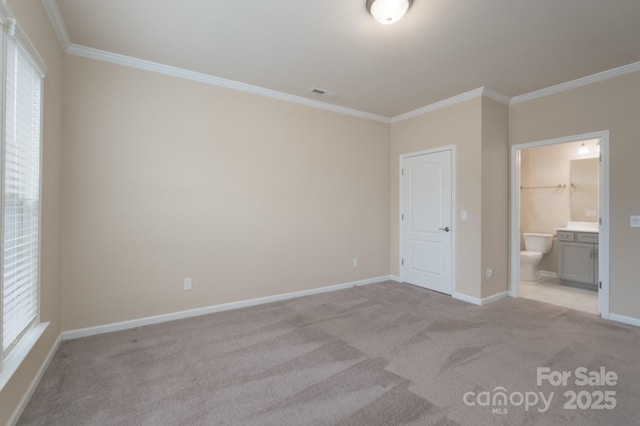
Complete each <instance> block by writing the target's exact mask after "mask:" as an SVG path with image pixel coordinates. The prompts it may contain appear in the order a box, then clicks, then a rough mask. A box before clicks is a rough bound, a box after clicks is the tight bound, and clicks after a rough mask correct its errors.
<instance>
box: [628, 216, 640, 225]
mask: <svg viewBox="0 0 640 426" xmlns="http://www.w3.org/2000/svg"><path fill="white" fill-rule="evenodd" d="M630 222H631V223H630V226H631V227H632V228H640V216H631V220H630Z"/></svg>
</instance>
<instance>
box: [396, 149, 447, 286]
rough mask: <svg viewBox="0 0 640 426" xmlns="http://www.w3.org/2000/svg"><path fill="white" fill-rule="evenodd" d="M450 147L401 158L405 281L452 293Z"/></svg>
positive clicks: (402, 247) (401, 276)
mask: <svg viewBox="0 0 640 426" xmlns="http://www.w3.org/2000/svg"><path fill="white" fill-rule="evenodd" d="M451 161H452V155H451V150H445V151H439V152H434V153H429V154H423V155H416V156H412V157H407V158H403V159H402V160H401V169H402V170H401V184H400V186H401V189H400V192H401V221H402V222H401V235H400V244H401V261H400V263H401V265H400V278H402V281H404V282H407V283H410V284H414V285H418V286H421V287H425V288H428V289H430V290H435V291H439V292H441V293H446V294H451V290H452V282H451V276H452V273H451V267H452V251H451V240H452V232H451V231H452V229H451V228H452V224H453V221H452V216H451V214H452V206H451V202H452V195H451V194H452V177H451V172H452V167H451Z"/></svg>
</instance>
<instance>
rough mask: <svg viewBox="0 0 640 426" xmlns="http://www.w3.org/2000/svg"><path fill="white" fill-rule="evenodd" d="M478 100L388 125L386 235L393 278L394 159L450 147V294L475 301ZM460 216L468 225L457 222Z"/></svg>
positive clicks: (395, 250) (479, 262) (478, 202)
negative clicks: (452, 278)
mask: <svg viewBox="0 0 640 426" xmlns="http://www.w3.org/2000/svg"><path fill="white" fill-rule="evenodd" d="M481 108H482V100H481V98H475V99H471V100H469V101H465V102H462V103H458V104H455V105H452V106H449V107H446V108H442V109H438V110H436V111H433V112H430V113H427V114H423V115H420V116H418V117H414V118H411V119H407V120H403V121H400V122H398V123H394V124H392V125H391V156H390V163H389V165H390V169H391V171H390V178H391V186H390V188H389V189H390V201H391V204H390V219H391V220H390V222H389V223H390V228H389V230H390V233H391V239H390V241H391V250H390V256H391V257H390V260H389V261H390V263H391V274H393V275H399V273H400V270H399V260H398V259H399V250H398V248H399V225H398V224H399V214H398V212H399V203H400V201H399V200H400V198H399V197H400V195H399V179H398V178H399V164H400V155H402V154H407V153H411V152H418V151H424V150H427V149H432V148H439V147H443V146H447V145H455V147H456V148H455V149H456V152H455V158H454V164H455V170H456V173H455V182H456V183H455V185H456V187H455V199H456V208H457V211H456V212H454V216H455V217H456V218H457V219H456V224H455V226H456V229H455V238H456V240H455V247H456V256H455V257H456V265H455V274H456V277H455V280H456V286H455V291H457V292H460V293H463V294H466V295H468V296H472V297H477V298H479V297H481V288H480V270H481V265H482V259H481V255H480V249H481V245H482V244H481V238H482V226H481V224H482V222H481V214H482V200H481V192H482V183H481V180H482V179H481V175H482V164H481V161H480V158H481V155H482V147H481V126H482V123H481V119H482V116H481ZM460 210H466V211H467V212H468V218H469V220H468V221H466V222H462V221H460V219H459V217H460V215H459V214H458V212H459V211H460Z"/></svg>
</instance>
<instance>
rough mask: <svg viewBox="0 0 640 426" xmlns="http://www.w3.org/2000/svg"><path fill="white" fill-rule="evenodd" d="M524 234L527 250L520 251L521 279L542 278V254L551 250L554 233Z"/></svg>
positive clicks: (535, 279) (532, 279) (534, 279)
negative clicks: (540, 269) (540, 270)
mask: <svg viewBox="0 0 640 426" xmlns="http://www.w3.org/2000/svg"><path fill="white" fill-rule="evenodd" d="M522 235H523V237H524V247H525V249H526V250H525V251H521V252H520V279H521V280H524V281H538V280H539V279H540V274H539V272H538V265H540V261H541V260H542V256H544V255H545V254H547V253H549V252H550V251H551V245H552V243H553V235H552V234H537V233H527V232H525V233H524V234H522Z"/></svg>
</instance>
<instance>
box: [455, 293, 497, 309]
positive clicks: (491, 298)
mask: <svg viewBox="0 0 640 426" xmlns="http://www.w3.org/2000/svg"><path fill="white" fill-rule="evenodd" d="M508 295H509V292H508V291H503V292H501V293H497V294H494V295H492V296H488V297H485V298H482V299H479V298H477V297H472V296H468V295H466V294H462V293H458V292H455V291H454V292H453V294H452V295H451V297H453V298H454V299H458V300H462V301H463V302H467V303H473V304H474V305H478V306H481V305H486V304H487V303H492V302H495V301H496V300H500V299H502V298H504V297H507V296H508Z"/></svg>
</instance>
